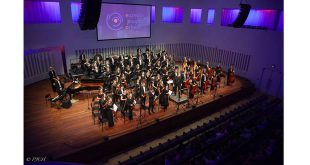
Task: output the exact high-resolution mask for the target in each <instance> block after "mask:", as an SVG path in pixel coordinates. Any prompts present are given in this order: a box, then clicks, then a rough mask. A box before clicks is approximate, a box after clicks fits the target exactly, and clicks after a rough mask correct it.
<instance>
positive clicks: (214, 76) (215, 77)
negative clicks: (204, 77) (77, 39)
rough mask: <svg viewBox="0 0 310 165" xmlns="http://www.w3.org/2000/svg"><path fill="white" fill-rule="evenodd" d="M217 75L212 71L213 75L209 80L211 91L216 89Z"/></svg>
mask: <svg viewBox="0 0 310 165" xmlns="http://www.w3.org/2000/svg"><path fill="white" fill-rule="evenodd" d="M217 80H218V78H217V75H216V71H215V70H214V71H213V75H212V78H211V90H216V89H217Z"/></svg>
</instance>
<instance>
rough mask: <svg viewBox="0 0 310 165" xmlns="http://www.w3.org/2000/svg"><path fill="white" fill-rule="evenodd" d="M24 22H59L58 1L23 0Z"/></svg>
mask: <svg viewBox="0 0 310 165" xmlns="http://www.w3.org/2000/svg"><path fill="white" fill-rule="evenodd" d="M24 23H25V24H45V23H61V15H60V7H59V2H39V1H24Z"/></svg>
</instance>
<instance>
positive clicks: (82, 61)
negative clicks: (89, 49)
mask: <svg viewBox="0 0 310 165" xmlns="http://www.w3.org/2000/svg"><path fill="white" fill-rule="evenodd" d="M79 59H80V64H81V68H82V69H83V70H84V69H85V68H86V66H85V63H86V55H85V54H84V53H83V54H80V57H79Z"/></svg>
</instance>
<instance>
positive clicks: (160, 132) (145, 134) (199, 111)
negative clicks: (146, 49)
mask: <svg viewBox="0 0 310 165" xmlns="http://www.w3.org/2000/svg"><path fill="white" fill-rule="evenodd" d="M254 91H255V88H254V86H253V85H252V84H250V83H249V84H248V85H246V87H244V88H242V89H240V90H239V91H238V92H235V93H233V94H230V95H227V96H223V97H222V98H219V99H217V100H215V101H213V102H210V103H208V104H205V105H203V106H200V107H197V108H195V109H192V110H189V111H186V112H184V113H181V114H179V115H176V116H174V117H171V118H168V119H166V120H163V121H160V122H158V123H156V124H153V125H150V126H148V127H145V128H142V129H140V130H137V131H135V132H132V133H129V134H126V135H124V136H121V137H118V138H115V139H113V140H110V141H106V142H103V143H101V144H98V145H96V146H93V147H90V148H87V149H84V150H81V151H78V152H76V153H73V154H71V155H67V156H63V157H61V158H55V160H56V161H65V162H79V163H91V162H93V161H96V160H98V159H101V160H102V159H109V158H110V157H111V156H113V155H115V154H118V153H120V152H124V151H126V150H129V149H131V148H134V147H137V146H138V145H140V144H143V143H147V142H149V141H151V140H154V139H156V138H159V137H161V136H164V135H165V134H167V133H169V132H173V131H175V130H176V129H180V128H182V127H184V126H186V125H189V124H191V123H193V122H195V121H197V120H200V119H202V118H204V117H206V116H208V115H210V114H213V113H215V112H217V111H219V110H220V109H221V108H224V107H226V106H229V105H231V104H234V103H235V102H236V101H238V100H241V99H243V98H246V97H248V96H250V95H251V94H253V93H254ZM180 121H182V122H180Z"/></svg>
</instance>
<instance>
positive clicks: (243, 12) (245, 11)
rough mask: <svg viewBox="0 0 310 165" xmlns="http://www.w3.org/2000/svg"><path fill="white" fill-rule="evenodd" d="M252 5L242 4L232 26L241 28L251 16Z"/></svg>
mask: <svg viewBox="0 0 310 165" xmlns="http://www.w3.org/2000/svg"><path fill="white" fill-rule="evenodd" d="M250 10H251V6H250V5H249V4H240V11H239V14H238V17H237V19H236V20H235V21H234V23H233V24H232V26H233V27H234V28H241V27H242V26H243V24H244V22H245V21H246V19H247V18H248V16H249V13H250Z"/></svg>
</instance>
